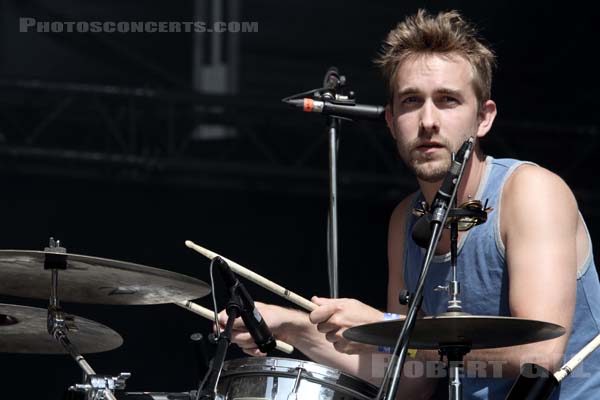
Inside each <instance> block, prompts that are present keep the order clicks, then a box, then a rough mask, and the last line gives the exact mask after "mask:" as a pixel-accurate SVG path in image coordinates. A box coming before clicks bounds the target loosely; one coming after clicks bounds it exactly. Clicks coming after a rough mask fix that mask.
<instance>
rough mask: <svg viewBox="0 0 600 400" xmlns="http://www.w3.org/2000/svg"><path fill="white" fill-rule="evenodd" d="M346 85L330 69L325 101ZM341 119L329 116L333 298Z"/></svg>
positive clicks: (335, 291) (329, 243)
mask: <svg viewBox="0 0 600 400" xmlns="http://www.w3.org/2000/svg"><path fill="white" fill-rule="evenodd" d="M345 83H346V78H345V77H344V76H339V74H338V70H337V68H335V67H330V68H329V69H328V70H327V72H326V73H325V77H324V79H323V88H324V89H325V91H324V92H323V94H322V97H323V100H334V101H335V100H336V97H337V94H336V92H337V90H339V89H340V88H341V87H342V86H343V85H345ZM340 126H341V119H340V118H339V117H334V116H331V115H329V116H327V135H328V139H329V140H328V144H329V214H328V218H327V271H328V273H329V274H328V275H329V292H330V296H331V297H332V298H337V297H338V296H339V286H338V229H337V228H338V220H337V152H338V144H339V131H340Z"/></svg>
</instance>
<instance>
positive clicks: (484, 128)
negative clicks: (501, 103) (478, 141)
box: [477, 100, 498, 138]
mask: <svg viewBox="0 0 600 400" xmlns="http://www.w3.org/2000/svg"><path fill="white" fill-rule="evenodd" d="M497 113H498V110H497V109H496V103H494V101H493V100H487V101H486V102H485V103H483V105H482V106H481V109H480V110H479V125H478V126H477V137H479V138H482V137H484V136H485V135H487V133H488V132H489V131H490V129H492V124H493V123H494V119H495V118H496V114H497Z"/></svg>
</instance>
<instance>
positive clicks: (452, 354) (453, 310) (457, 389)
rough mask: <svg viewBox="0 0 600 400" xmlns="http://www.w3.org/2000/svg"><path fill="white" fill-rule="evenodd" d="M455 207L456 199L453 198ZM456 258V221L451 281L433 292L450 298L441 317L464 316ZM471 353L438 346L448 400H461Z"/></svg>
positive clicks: (460, 347) (455, 224) (452, 235)
mask: <svg viewBox="0 0 600 400" xmlns="http://www.w3.org/2000/svg"><path fill="white" fill-rule="evenodd" d="M454 201H455V204H454V207H456V198H454ZM457 256H458V220H456V221H454V222H452V223H451V224H450V260H451V261H450V265H451V269H452V280H451V281H450V282H449V283H448V285H446V286H438V287H437V288H435V289H434V290H437V291H446V292H448V295H449V296H450V299H449V300H448V311H447V313H445V314H443V315H465V313H463V312H462V306H461V302H460V300H458V295H459V294H460V282H459V281H458V277H457V272H456V270H457V268H456V259H457ZM469 351H471V347H470V346H467V345H458V344H456V345H448V346H444V345H442V346H440V350H439V352H440V355H441V356H442V358H443V357H446V359H447V360H448V363H447V365H448V378H449V379H448V399H449V400H461V399H462V383H461V374H462V369H463V357H464V356H465V355H466V354H467V353H468V352H469Z"/></svg>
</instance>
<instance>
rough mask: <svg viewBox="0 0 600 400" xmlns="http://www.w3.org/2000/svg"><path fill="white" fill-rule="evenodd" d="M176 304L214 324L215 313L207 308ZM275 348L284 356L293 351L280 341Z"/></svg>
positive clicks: (290, 346) (292, 348) (181, 303)
mask: <svg viewBox="0 0 600 400" xmlns="http://www.w3.org/2000/svg"><path fill="white" fill-rule="evenodd" d="M174 304H177V305H178V306H179V307H183V308H185V309H186V310H188V311H191V312H193V313H196V314H198V315H200V316H202V317H204V318H206V319H209V320H211V321H213V322H215V313H214V312H213V311H211V310H209V309H208V308H205V307H202V306H201V305H198V304H196V303H192V302H191V301H189V300H188V301H178V302H177V303H174ZM275 342H276V343H277V346H276V347H275V348H276V349H277V350H279V351H282V352H284V353H286V354H292V352H293V351H294V347H293V346H292V345H291V344H288V343H286V342H284V341H282V340H276V341H275Z"/></svg>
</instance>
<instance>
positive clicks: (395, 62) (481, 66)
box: [222, 10, 600, 399]
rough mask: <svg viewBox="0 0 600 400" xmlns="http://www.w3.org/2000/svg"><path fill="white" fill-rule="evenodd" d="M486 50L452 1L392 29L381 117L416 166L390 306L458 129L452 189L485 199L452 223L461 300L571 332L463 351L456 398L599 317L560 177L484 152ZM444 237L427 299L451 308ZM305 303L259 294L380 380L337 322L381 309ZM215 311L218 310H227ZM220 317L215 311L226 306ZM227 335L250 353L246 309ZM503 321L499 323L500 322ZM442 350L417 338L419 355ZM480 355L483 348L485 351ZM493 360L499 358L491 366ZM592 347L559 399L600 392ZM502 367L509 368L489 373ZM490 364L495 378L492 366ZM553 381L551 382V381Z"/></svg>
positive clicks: (395, 241)
mask: <svg viewBox="0 0 600 400" xmlns="http://www.w3.org/2000/svg"><path fill="white" fill-rule="evenodd" d="M494 63H495V59H494V55H493V53H492V52H491V51H490V50H489V49H488V48H487V47H486V46H485V45H483V44H482V42H481V41H480V40H479V39H478V38H477V36H476V32H475V30H474V28H473V27H472V26H471V25H470V24H468V23H467V22H465V21H464V20H463V19H462V18H461V16H460V15H459V14H458V13H457V12H447V13H440V14H438V15H437V16H431V15H429V14H427V13H426V12H425V11H422V10H421V11H419V12H418V13H417V14H416V15H415V16H411V17H409V18H407V19H406V20H405V21H404V22H402V23H400V24H398V26H397V27H396V28H395V29H394V30H392V31H391V32H390V33H389V35H388V37H387V39H386V42H385V44H384V51H383V53H382V54H381V56H380V57H379V59H378V64H379V65H380V66H381V68H382V71H383V74H384V77H385V79H386V80H387V82H388V85H389V104H388V106H387V108H386V121H387V125H388V127H389V130H390V132H391V134H392V136H393V138H394V139H395V141H396V144H397V147H398V152H399V153H400V156H401V157H402V159H403V161H404V162H405V163H406V165H407V166H408V167H409V168H410V169H411V170H412V171H413V172H414V173H415V175H416V178H417V181H418V183H419V188H420V191H419V192H417V193H414V194H413V195H410V196H408V197H407V198H405V199H404V200H402V201H401V202H400V203H399V204H398V206H397V207H396V209H395V210H394V212H393V214H392V216H391V219H390V225H389V240H388V258H389V281H388V311H389V312H393V313H397V314H401V315H404V314H405V313H406V307H405V306H402V305H400V304H399V303H398V295H399V293H400V291H401V290H402V289H404V288H408V289H409V290H411V291H414V290H415V287H416V281H417V278H418V274H419V272H420V267H421V262H422V252H421V250H420V248H418V247H417V246H416V244H415V243H414V242H413V241H412V239H411V231H412V227H413V225H414V223H415V220H416V217H414V216H413V215H412V213H411V211H412V209H413V208H414V207H415V206H417V205H418V204H419V202H420V201H422V200H425V201H426V202H427V203H428V204H431V202H432V200H433V198H434V197H435V194H436V192H437V190H438V189H439V186H440V184H441V181H442V179H443V177H444V175H445V174H446V172H447V170H448V168H449V166H450V161H451V154H452V153H453V152H456V151H457V150H458V149H459V147H460V146H461V145H462V144H463V142H464V141H465V140H466V139H467V138H469V137H473V138H475V147H474V152H473V155H472V157H471V158H470V160H469V162H468V164H467V166H466V169H465V174H464V177H463V180H462V182H461V185H460V187H459V190H458V203H459V204H461V203H463V202H465V201H467V200H470V199H482V200H484V201H485V200H486V199H487V200H488V201H489V205H490V206H491V207H493V211H492V212H491V213H490V214H489V218H488V221H487V223H485V224H482V225H480V226H477V227H474V228H473V229H472V230H470V231H468V232H460V233H459V255H458V266H459V270H458V271H459V280H460V281H461V285H462V293H461V294H460V299H461V300H462V303H463V307H464V308H463V311H465V312H468V313H471V314H474V315H504V316H512V317H520V318H526V319H535V320H541V321H547V322H552V323H555V324H559V325H561V326H563V327H564V328H565V329H566V332H567V333H566V334H565V335H563V336H561V337H559V338H557V339H553V340H548V341H543V342H537V343H533V344H528V345H523V346H514V347H508V348H502V349H490V350H477V351H472V352H471V353H469V354H468V355H467V356H466V358H465V360H467V364H466V369H467V370H469V362H471V363H472V362H473V361H476V362H478V364H477V365H479V366H481V365H484V367H483V368H482V369H481V368H480V369H478V370H477V371H478V375H477V377H475V378H471V377H468V378H466V379H465V380H464V381H463V383H464V395H465V398H490V399H491V398H493V399H499V398H504V396H505V395H506V393H507V392H508V390H509V388H510V386H511V384H512V382H513V381H514V379H515V377H516V376H517V375H518V374H519V369H520V365H521V364H522V363H524V362H535V363H537V364H540V365H542V366H544V367H546V368H548V369H551V370H555V369H557V368H558V367H560V365H562V363H563V361H564V357H565V354H566V356H567V357H570V356H572V355H573V354H574V353H575V352H577V351H578V350H580V348H581V347H583V345H585V343H587V341H589V340H590V339H591V338H593V337H594V336H596V335H597V334H598V332H599V326H600V284H599V283H598V276H597V272H596V268H595V266H594V262H593V257H592V253H591V252H592V248H591V242H590V239H589V235H588V233H587V230H586V227H585V224H584V222H583V220H582V218H581V216H580V214H579V212H578V209H577V204H576V201H575V199H574V197H573V195H572V193H571V191H570V189H569V188H568V186H567V185H566V184H565V183H564V182H563V181H562V180H561V179H560V178H559V177H558V176H557V175H555V174H553V173H551V172H549V171H547V170H545V169H543V168H541V167H538V166H536V165H533V164H531V163H523V162H519V161H516V160H508V159H505V160H496V159H493V158H491V157H485V156H484V154H483V152H482V150H481V147H480V144H479V140H480V139H481V138H482V137H484V136H485V135H486V134H487V133H488V132H489V130H490V129H491V127H492V124H493V122H494V118H495V117H496V104H495V103H494V102H493V101H492V100H491V99H490V89H491V80H492V68H493V66H494ZM449 251H450V240H449V232H448V230H445V231H444V234H443V236H442V239H441V241H440V244H439V246H438V247H437V249H436V253H437V254H438V256H437V257H436V259H434V262H433V264H432V266H431V269H430V274H429V276H428V279H427V282H426V286H425V292H424V296H425V300H424V303H423V308H422V311H423V312H424V314H426V315H436V314H439V313H442V312H444V311H446V307H447V301H448V295H447V294H446V293H442V292H439V291H434V290H433V289H434V288H435V287H436V286H437V285H444V284H446V282H447V281H449V280H450V267H449V260H448V259H449V257H448V253H449ZM312 301H313V302H314V303H315V304H317V305H318V306H319V307H318V308H317V309H316V310H315V311H313V312H312V313H310V314H306V313H303V312H301V311H298V310H291V309H286V308H282V307H277V306H274V305H266V304H261V305H259V307H260V311H261V313H262V314H263V316H264V317H265V319H266V321H267V322H268V324H269V326H270V327H271V328H272V330H273V332H274V334H275V335H276V337H277V338H279V339H281V340H284V341H286V342H289V343H290V344H292V345H294V346H295V347H296V348H298V349H299V350H300V351H302V352H303V353H304V354H306V355H307V356H308V357H310V358H311V359H312V360H314V361H315V362H318V363H322V364H327V365H329V366H332V367H335V368H339V369H342V370H344V371H347V372H349V373H352V374H355V375H358V376H360V377H362V378H364V379H366V380H369V381H371V382H375V383H377V380H378V378H380V377H376V376H374V368H376V366H374V365H373V360H375V359H377V358H376V357H374V356H373V353H374V352H375V351H376V350H375V349H374V348H373V347H371V346H366V345H362V344H359V343H353V342H349V341H347V340H346V339H344V338H343V336H342V333H343V331H344V330H345V329H347V328H349V327H353V326H357V325H362V324H366V323H371V322H378V321H382V320H384V313H383V312H381V311H379V310H376V309H374V308H372V307H369V306H367V305H366V304H363V303H361V302H359V301H357V300H353V299H325V298H318V297H313V299H312ZM222 317H224V316H223V315H222ZM223 320H224V318H223ZM235 329H236V331H235V332H234V335H233V340H234V342H236V343H237V344H238V345H239V346H240V347H242V348H243V350H244V351H245V352H246V353H248V354H251V355H259V354H260V353H259V352H258V350H257V349H256V346H255V345H254V343H253V342H252V340H251V338H250V336H249V334H248V333H247V332H246V331H245V329H244V327H243V324H242V323H241V321H237V322H236V325H235ZM499 334H506V333H499ZM437 359H439V355H438V354H437V352H435V351H418V352H417V354H416V360H421V361H433V360H437ZM482 362H485V363H483V364H482ZM498 365H500V366H501V368H500V371H498V369H497V368H491V366H495V367H497V366H498ZM599 366H600V354H599V353H594V354H593V355H592V356H591V357H590V359H589V360H587V362H586V363H585V364H584V366H583V367H580V368H581V372H582V373H580V374H574V375H579V376H571V377H569V378H567V379H566V380H565V381H564V383H563V385H562V387H561V390H560V395H561V397H560V398H561V399H576V398H577V399H587V398H593V397H594V396H597V395H598V393H600V373H596V374H594V373H595V372H600V370H599V369H600V367H599ZM500 374H501V376H500V377H502V378H504V379H498V378H499V376H497V375H500ZM430 378H431V377H426V376H425V377H406V376H405V377H403V380H402V381H401V384H400V393H401V396H400V397H401V398H402V399H407V398H429V397H430V396H431V394H432V393H433V388H434V385H433V382H432V379H430ZM491 378H494V379H491ZM557 394H558V393H557Z"/></svg>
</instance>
